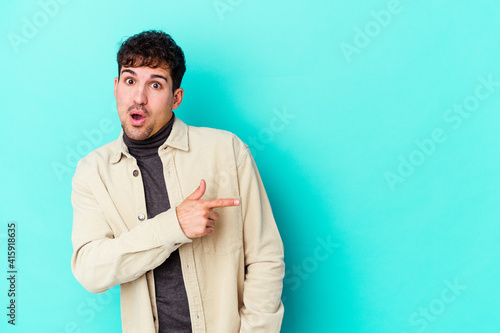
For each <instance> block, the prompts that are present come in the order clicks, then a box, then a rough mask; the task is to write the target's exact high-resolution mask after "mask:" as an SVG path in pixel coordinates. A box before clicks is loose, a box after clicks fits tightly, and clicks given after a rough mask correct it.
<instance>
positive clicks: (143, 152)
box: [123, 115, 191, 333]
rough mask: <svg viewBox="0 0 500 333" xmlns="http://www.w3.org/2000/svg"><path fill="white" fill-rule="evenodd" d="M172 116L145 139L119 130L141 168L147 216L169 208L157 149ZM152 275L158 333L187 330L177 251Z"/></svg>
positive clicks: (179, 261)
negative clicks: (137, 138) (132, 136)
mask: <svg viewBox="0 0 500 333" xmlns="http://www.w3.org/2000/svg"><path fill="white" fill-rule="evenodd" d="M174 118H175V115H172V119H170V121H169V122H168V123H167V124H166V125H165V126H164V127H163V128H162V129H160V130H159V131H158V132H157V133H155V134H154V135H153V136H151V137H149V138H147V139H146V140H132V139H130V138H129V137H127V135H126V134H125V133H123V141H124V142H125V144H126V145H127V147H128V150H129V152H130V154H131V155H132V156H134V157H135V158H136V159H137V165H138V166H139V169H140V170H141V174H142V181H143V184H144V194H145V197H146V209H147V214H148V218H153V217H155V216H156V215H158V214H160V213H163V212H165V211H167V210H169V209H170V201H169V199H168V193H167V186H166V184H165V178H164V177H163V164H162V162H161V159H160V156H159V155H158V148H159V147H160V146H161V145H162V144H164V143H165V141H166V140H167V138H168V136H169V135H170V132H171V131H172V125H173V123H174ZM153 274H154V280H155V292H156V307H157V309H158V320H159V326H160V333H166V332H174V333H188V332H189V333H190V332H191V318H190V314H189V304H188V299H187V295H186V287H185V286H184V279H183V278H182V269H181V260H180V257H179V250H176V251H174V252H172V254H171V255H170V257H168V258H167V260H165V261H164V262H163V264H161V265H160V266H158V267H156V268H155V269H154V271H153Z"/></svg>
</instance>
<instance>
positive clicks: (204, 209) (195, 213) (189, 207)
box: [176, 179, 240, 238]
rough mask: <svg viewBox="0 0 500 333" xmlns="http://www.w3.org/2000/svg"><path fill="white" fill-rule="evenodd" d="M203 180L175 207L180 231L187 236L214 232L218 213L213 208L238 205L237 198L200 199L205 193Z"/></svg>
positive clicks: (194, 236) (198, 235)
mask: <svg viewBox="0 0 500 333" xmlns="http://www.w3.org/2000/svg"><path fill="white" fill-rule="evenodd" d="M206 186H207V185H206V183H205V180H203V179H202V180H201V182H200V186H199V187H198V188H197V189H196V191H194V192H193V193H192V194H191V195H189V196H188V197H187V198H186V199H184V201H183V202H182V203H181V204H180V205H179V206H178V207H177V208H176V213H177V219H178V220H179V224H180V226H181V229H182V231H183V232H184V234H185V235H186V237H188V238H197V237H202V236H205V235H210V234H212V233H213V232H214V229H213V228H214V226H215V221H216V220H217V219H218V218H219V214H218V213H217V212H215V211H213V208H219V207H229V206H238V205H239V204H240V200H238V199H215V200H200V198H201V197H202V196H203V194H205V189H206Z"/></svg>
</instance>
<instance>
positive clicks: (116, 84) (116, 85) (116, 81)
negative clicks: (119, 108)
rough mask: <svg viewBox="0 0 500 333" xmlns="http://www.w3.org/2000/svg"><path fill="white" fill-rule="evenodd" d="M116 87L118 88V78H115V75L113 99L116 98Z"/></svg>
mask: <svg viewBox="0 0 500 333" xmlns="http://www.w3.org/2000/svg"><path fill="white" fill-rule="evenodd" d="M117 88H118V78H117V77H115V92H114V94H115V99H116V89H117Z"/></svg>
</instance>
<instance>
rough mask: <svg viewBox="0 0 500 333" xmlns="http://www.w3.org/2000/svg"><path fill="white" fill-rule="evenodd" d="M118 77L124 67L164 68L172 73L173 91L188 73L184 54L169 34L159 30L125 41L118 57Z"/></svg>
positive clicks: (146, 32)
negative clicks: (185, 73)
mask: <svg viewBox="0 0 500 333" xmlns="http://www.w3.org/2000/svg"><path fill="white" fill-rule="evenodd" d="M116 60H117V62H118V76H120V71H121V68H122V66H123V67H143V66H147V67H151V68H157V67H162V68H165V69H167V70H169V71H170V76H171V77H172V81H173V82H172V85H173V86H172V90H173V91H175V90H176V89H177V88H179V87H180V86H181V81H182V77H183V76H184V72H186V60H185V58H184V52H182V49H181V48H180V47H179V46H178V45H177V44H176V43H175V41H174V40H173V39H172V37H171V36H170V35H169V34H166V33H164V32H163V31H158V30H149V31H143V32H141V33H138V34H136V35H134V36H132V37H130V38H128V39H127V40H125V41H124V42H123V43H122V44H121V46H120V50H118V54H117V56H116Z"/></svg>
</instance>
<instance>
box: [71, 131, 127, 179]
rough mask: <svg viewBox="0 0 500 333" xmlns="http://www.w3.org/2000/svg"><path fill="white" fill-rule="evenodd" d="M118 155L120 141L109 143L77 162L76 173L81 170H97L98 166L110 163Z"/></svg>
mask: <svg viewBox="0 0 500 333" xmlns="http://www.w3.org/2000/svg"><path fill="white" fill-rule="evenodd" d="M120 155H121V152H120V140H118V139H117V140H114V141H111V142H110V143H107V144H105V145H104V146H101V147H99V148H96V149H94V150H93V151H91V152H90V153H88V154H87V156H85V157H83V158H82V159H81V160H80V161H79V162H78V165H77V172H78V171H79V170H82V169H83V168H85V169H87V168H91V169H92V168H94V169H95V168H97V169H98V168H99V166H100V165H104V164H109V163H112V162H113V160H115V159H117V158H119V156H120Z"/></svg>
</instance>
